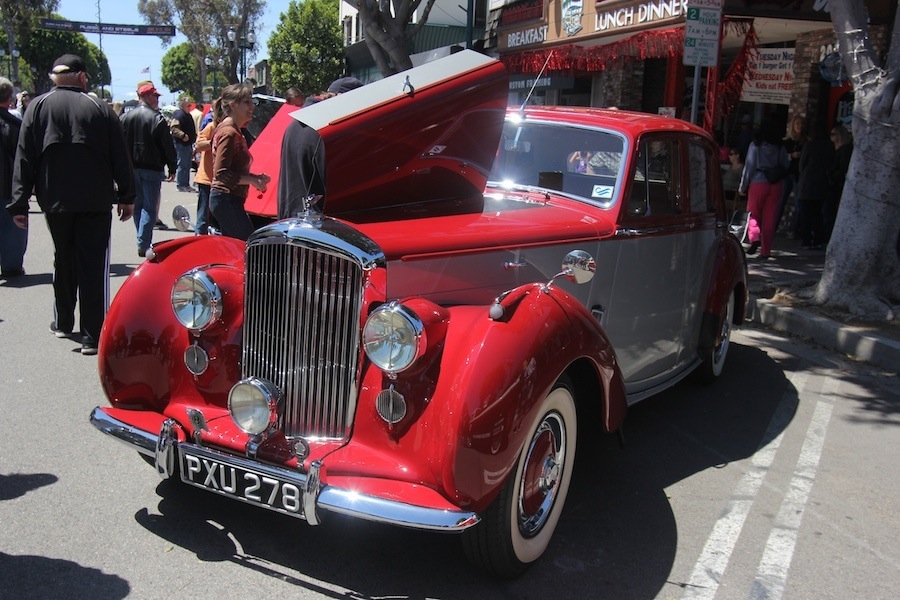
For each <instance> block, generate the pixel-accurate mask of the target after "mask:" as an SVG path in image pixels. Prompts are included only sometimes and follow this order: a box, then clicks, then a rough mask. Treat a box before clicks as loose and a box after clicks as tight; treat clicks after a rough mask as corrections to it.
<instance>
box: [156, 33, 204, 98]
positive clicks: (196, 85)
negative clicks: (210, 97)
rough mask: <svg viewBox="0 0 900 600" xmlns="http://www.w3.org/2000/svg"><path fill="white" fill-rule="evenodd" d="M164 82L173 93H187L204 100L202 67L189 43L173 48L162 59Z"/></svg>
mask: <svg viewBox="0 0 900 600" xmlns="http://www.w3.org/2000/svg"><path fill="white" fill-rule="evenodd" d="M162 82H163V85H165V86H166V87H167V88H169V89H170V90H171V91H173V92H181V91H184V92H187V93H189V94H190V95H191V96H193V97H194V98H202V97H203V94H202V82H201V81H200V67H199V65H198V64H197V61H196V59H195V58H194V54H193V51H192V50H191V45H190V43H188V42H184V43H183V44H178V45H177V46H172V47H171V48H169V51H168V52H166V53H165V55H163V57H162Z"/></svg>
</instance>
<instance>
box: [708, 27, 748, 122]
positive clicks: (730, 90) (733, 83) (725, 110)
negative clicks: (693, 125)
mask: <svg viewBox="0 0 900 600" xmlns="http://www.w3.org/2000/svg"><path fill="white" fill-rule="evenodd" d="M728 32H730V33H732V34H735V35H743V36H744V43H743V45H742V46H741V49H740V51H739V52H738V54H737V56H736V57H735V58H734V60H733V61H732V63H731V66H730V67H728V72H727V73H726V74H725V77H723V78H722V81H720V82H718V83H717V84H716V86H715V90H716V92H715V96H714V97H713V98H712V99H713V102H710V101H709V99H710V98H709V95H707V103H706V110H705V112H704V114H703V128H704V129H706V130H707V131H712V129H713V126H714V123H715V120H716V116H717V115H721V116H722V117H727V116H728V114H729V113H730V112H731V111H732V110H733V109H734V107H735V106H737V104H738V102H740V101H741V92H742V91H743V89H744V82H745V81H746V80H747V70H748V68H749V66H750V59H751V58H752V57H754V56H756V46H757V44H758V43H759V36H758V35H757V33H756V28H754V27H753V21H752V20H748V19H728V20H726V21H725V28H724V30H723V35H727V34H728ZM711 71H712V70H711ZM707 89H710V88H709V87H708V85H707Z"/></svg>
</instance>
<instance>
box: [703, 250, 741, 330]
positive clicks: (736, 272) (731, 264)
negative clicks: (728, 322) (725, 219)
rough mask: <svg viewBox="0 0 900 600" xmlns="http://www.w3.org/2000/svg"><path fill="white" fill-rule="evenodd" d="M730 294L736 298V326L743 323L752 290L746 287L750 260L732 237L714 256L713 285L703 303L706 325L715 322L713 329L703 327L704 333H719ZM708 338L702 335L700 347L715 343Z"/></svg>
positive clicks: (711, 277)
mask: <svg viewBox="0 0 900 600" xmlns="http://www.w3.org/2000/svg"><path fill="white" fill-rule="evenodd" d="M731 294H734V295H735V304H734V323H733V324H734V325H740V324H742V323H743V322H744V318H745V315H746V312H747V303H748V301H749V289H748V286H747V257H746V255H745V254H744V250H743V248H741V245H740V243H739V242H738V241H737V239H736V238H735V237H734V236H733V235H731V234H728V235H725V236H722V237H721V238H719V243H718V244H716V248H715V252H714V254H713V265H712V270H711V271H710V283H709V288H708V290H707V292H706V299H705V303H704V309H703V312H704V325H705V324H706V321H707V320H709V319H712V321H714V323H712V324H711V328H710V327H704V328H703V330H704V331H712V332H716V331H718V330H719V323H718V321H719V319H720V315H722V314H723V312H724V309H725V305H726V304H727V303H728V299H729V297H730V296H731ZM704 338H709V336H701V340H700V344H701V346H703V345H704V344H708V346H706V347H710V346H711V344H712V343H713V342H714V340H713V339H712V338H710V339H704Z"/></svg>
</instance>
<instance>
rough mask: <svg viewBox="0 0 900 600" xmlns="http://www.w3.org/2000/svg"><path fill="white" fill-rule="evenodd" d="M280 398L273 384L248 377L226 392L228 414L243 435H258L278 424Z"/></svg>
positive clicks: (279, 393)
mask: <svg viewBox="0 0 900 600" xmlns="http://www.w3.org/2000/svg"><path fill="white" fill-rule="evenodd" d="M281 405H282V396H281V392H280V391H279V390H278V388H276V387H275V385H274V384H272V383H269V382H268V381H263V380H261V379H256V378H254V377H250V378H247V379H242V380H241V381H238V382H237V383H236V384H234V387H232V388H231V391H230V392H228V412H229V413H231V418H232V419H234V422H235V424H236V425H237V426H238V427H240V428H241V430H242V431H244V432H245V433H249V434H250V435H259V434H261V433H263V432H265V431H267V430H268V429H269V428H273V427H275V425H276V424H277V423H278V415H279V413H280V411H281Z"/></svg>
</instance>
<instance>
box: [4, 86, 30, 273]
mask: <svg viewBox="0 0 900 600" xmlns="http://www.w3.org/2000/svg"><path fill="white" fill-rule="evenodd" d="M13 89H14V88H13V84H12V81H10V80H9V79H7V78H6V77H0V278H3V279H9V278H10V277H19V276H21V275H24V274H25V269H24V268H22V263H23V260H24V258H25V246H26V244H27V243H28V230H27V229H20V228H19V227H17V226H16V224H15V222H14V221H13V217H12V214H10V212H9V211H8V210H6V205H7V204H9V203H10V202H12V180H13V164H14V161H15V158H16V145H17V144H18V143H19V129H20V128H21V126H22V121H21V120H20V119H19V117H17V116H15V115H13V114H11V113H10V112H9V109H10V108H12V106H11V105H12V104H13V103H14V102H15V98H16V97H15V95H14V94H13Z"/></svg>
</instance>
